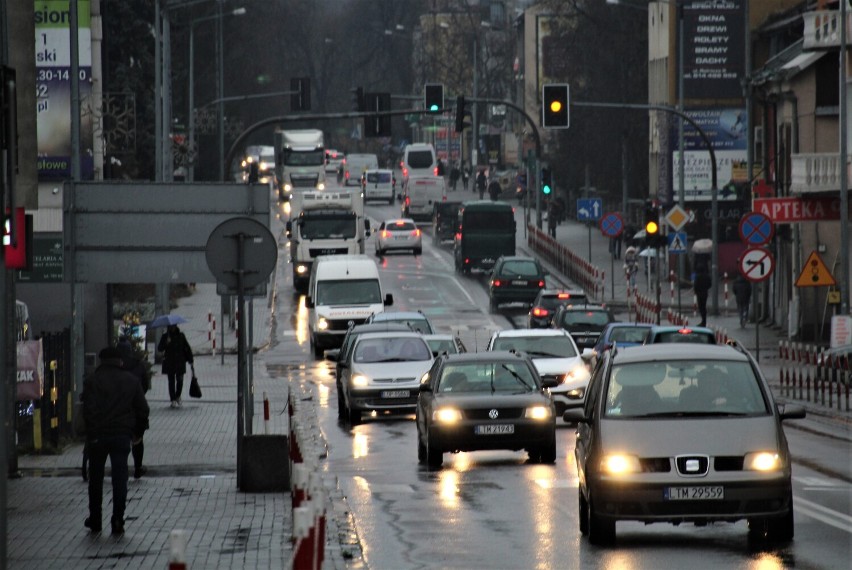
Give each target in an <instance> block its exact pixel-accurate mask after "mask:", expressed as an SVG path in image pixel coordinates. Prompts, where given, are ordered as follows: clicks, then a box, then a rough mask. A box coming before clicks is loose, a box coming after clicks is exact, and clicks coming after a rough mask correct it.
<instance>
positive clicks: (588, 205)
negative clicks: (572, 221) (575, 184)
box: [577, 198, 603, 222]
mask: <svg viewBox="0 0 852 570" xmlns="http://www.w3.org/2000/svg"><path fill="white" fill-rule="evenodd" d="M601 214H603V200H601V199H600V198H579V199H578V200H577V221H578V222H596V221H597V220H600V219H601Z"/></svg>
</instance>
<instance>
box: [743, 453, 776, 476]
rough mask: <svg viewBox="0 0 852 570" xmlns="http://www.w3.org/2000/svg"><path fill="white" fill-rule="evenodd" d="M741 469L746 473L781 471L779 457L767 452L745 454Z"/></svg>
mask: <svg viewBox="0 0 852 570" xmlns="http://www.w3.org/2000/svg"><path fill="white" fill-rule="evenodd" d="M743 468H744V469H746V470H748V471H777V470H778V469H781V457H779V455H778V454H777V453H772V452H769V451H755V452H753V453H746V456H745V460H744V461H743Z"/></svg>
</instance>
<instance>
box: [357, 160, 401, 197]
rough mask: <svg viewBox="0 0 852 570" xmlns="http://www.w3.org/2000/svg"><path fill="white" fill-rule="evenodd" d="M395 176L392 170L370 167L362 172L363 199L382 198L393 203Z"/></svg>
mask: <svg viewBox="0 0 852 570" xmlns="http://www.w3.org/2000/svg"><path fill="white" fill-rule="evenodd" d="M395 193H396V177H395V176H394V175H393V171H392V170H384V169H381V168H378V169H370V170H368V171H367V172H365V173H364V201H365V202H366V201H367V200H384V201H387V203H388V204H393V199H394V194H395Z"/></svg>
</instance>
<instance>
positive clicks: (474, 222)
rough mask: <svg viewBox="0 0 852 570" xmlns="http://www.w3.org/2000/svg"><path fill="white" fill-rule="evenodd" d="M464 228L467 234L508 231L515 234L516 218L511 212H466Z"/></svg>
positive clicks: (463, 222)
mask: <svg viewBox="0 0 852 570" xmlns="http://www.w3.org/2000/svg"><path fill="white" fill-rule="evenodd" d="M463 216H464V217H463V219H462V228H463V229H464V231H465V232H468V233H470V232H495V231H508V232H512V233H514V231H515V218H514V216H513V215H512V211H511V210H499V211H495V210H489V211H473V212H471V211H470V210H465V212H464V214H463Z"/></svg>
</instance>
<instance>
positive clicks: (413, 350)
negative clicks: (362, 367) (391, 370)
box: [353, 336, 432, 363]
mask: <svg viewBox="0 0 852 570" xmlns="http://www.w3.org/2000/svg"><path fill="white" fill-rule="evenodd" d="M353 360H354V361H355V362H365V363H371V362H409V361H422V360H432V351H431V350H429V347H428V346H427V345H426V343H425V342H424V341H423V339H421V338H415V337H410V336H408V337H394V338H367V339H363V340H362V341H361V342H359V343H358V344H357V345H356V346H355V353H354V355H353Z"/></svg>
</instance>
